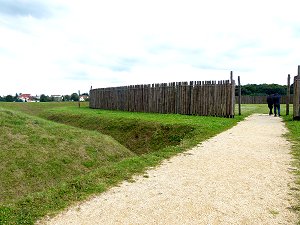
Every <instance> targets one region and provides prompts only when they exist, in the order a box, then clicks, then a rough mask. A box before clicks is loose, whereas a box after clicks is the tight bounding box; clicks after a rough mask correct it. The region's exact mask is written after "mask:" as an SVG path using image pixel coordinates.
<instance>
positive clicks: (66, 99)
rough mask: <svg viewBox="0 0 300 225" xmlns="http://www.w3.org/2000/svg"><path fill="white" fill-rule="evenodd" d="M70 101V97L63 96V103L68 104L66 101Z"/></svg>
mask: <svg viewBox="0 0 300 225" xmlns="http://www.w3.org/2000/svg"><path fill="white" fill-rule="evenodd" d="M70 100H71V96H70V95H64V96H63V101H66V102H68V101H70Z"/></svg>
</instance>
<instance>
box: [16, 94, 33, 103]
mask: <svg viewBox="0 0 300 225" xmlns="http://www.w3.org/2000/svg"><path fill="white" fill-rule="evenodd" d="M18 98H19V99H20V100H22V101H23V102H32V101H33V97H32V96H31V94H20V95H19V96H18Z"/></svg>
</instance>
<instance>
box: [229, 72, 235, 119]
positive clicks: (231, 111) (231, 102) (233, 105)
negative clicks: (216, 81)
mask: <svg viewBox="0 0 300 225" xmlns="http://www.w3.org/2000/svg"><path fill="white" fill-rule="evenodd" d="M230 87H231V88H230V90H231V101H230V107H231V109H230V114H231V115H230V117H231V118H234V108H235V81H234V80H233V71H230Z"/></svg>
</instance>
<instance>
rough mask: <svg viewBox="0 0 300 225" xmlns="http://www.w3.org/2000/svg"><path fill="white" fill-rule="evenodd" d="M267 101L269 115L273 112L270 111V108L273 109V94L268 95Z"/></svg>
mask: <svg viewBox="0 0 300 225" xmlns="http://www.w3.org/2000/svg"><path fill="white" fill-rule="evenodd" d="M267 103H268V107H269V109H270V112H269V115H272V114H273V112H272V110H273V104H274V102H273V95H268V97H267Z"/></svg>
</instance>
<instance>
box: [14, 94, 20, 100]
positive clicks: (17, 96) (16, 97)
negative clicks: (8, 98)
mask: <svg viewBox="0 0 300 225" xmlns="http://www.w3.org/2000/svg"><path fill="white" fill-rule="evenodd" d="M18 100H19V95H18V93H16V95H15V97H14V102H17V101H18Z"/></svg>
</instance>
